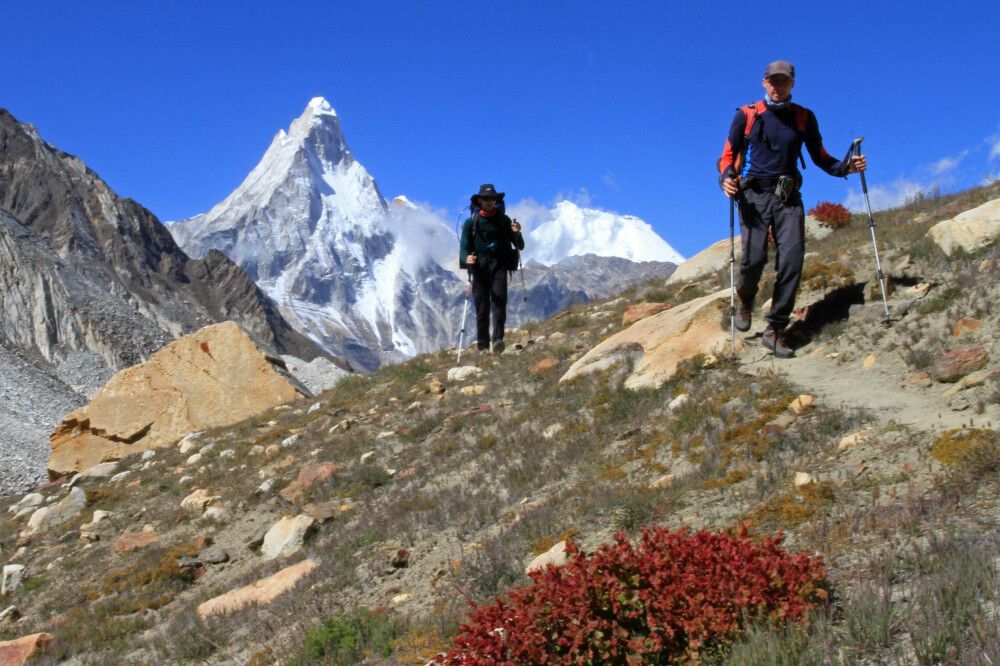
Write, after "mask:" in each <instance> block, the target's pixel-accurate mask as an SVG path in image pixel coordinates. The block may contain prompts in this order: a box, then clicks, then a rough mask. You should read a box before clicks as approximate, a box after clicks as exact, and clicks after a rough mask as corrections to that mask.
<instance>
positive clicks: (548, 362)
mask: <svg viewBox="0 0 1000 666" xmlns="http://www.w3.org/2000/svg"><path fill="white" fill-rule="evenodd" d="M558 367H559V359H557V358H553V357H551V356H548V357H546V358H543V359H542V360H541V361H539V362H538V363H536V364H535V367H533V368H532V369H531V371H532V372H533V373H535V374H536V375H539V374H541V373H543V372H548V371H549V370H552V369H553V368H558Z"/></svg>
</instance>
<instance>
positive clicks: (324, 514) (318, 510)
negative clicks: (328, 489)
mask: <svg viewBox="0 0 1000 666" xmlns="http://www.w3.org/2000/svg"><path fill="white" fill-rule="evenodd" d="M302 513H304V514H306V515H307V516H311V517H312V518H313V519H315V520H316V522H317V523H328V522H330V521H331V520H333V519H335V518H336V517H337V514H338V513H340V506H339V504H338V503H337V502H336V501H329V502H319V503H316V504H306V505H305V506H304V507H302Z"/></svg>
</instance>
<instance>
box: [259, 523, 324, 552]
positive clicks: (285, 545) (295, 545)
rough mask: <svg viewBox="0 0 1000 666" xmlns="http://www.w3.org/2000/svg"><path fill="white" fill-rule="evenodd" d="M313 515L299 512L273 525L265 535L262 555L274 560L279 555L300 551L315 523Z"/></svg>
mask: <svg viewBox="0 0 1000 666" xmlns="http://www.w3.org/2000/svg"><path fill="white" fill-rule="evenodd" d="M315 522H316V521H315V519H314V518H313V517H312V516H307V515H303V514H299V515H297V516H294V517H291V516H288V517H285V518H282V519H281V520H279V521H278V522H276V523H275V524H274V525H272V526H271V529H269V530H268V531H267V534H265V535H264V543H263V545H261V549H260V550H261V555H263V556H264V559H268V560H273V559H275V558H277V557H288V556H289V555H292V554H294V553H296V552H298V551H299V549H301V548H302V545H303V543H304V542H305V538H306V534H307V533H308V531H309V530H310V529H311V528H312V526H313V524H314V523H315Z"/></svg>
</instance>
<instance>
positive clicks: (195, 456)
mask: <svg viewBox="0 0 1000 666" xmlns="http://www.w3.org/2000/svg"><path fill="white" fill-rule="evenodd" d="M200 462H201V454H200V453H192V454H191V455H190V456H189V457H188V459H187V460H185V461H184V464H185V465H187V466H188V467H192V466H194V465H197V464H198V463H200Z"/></svg>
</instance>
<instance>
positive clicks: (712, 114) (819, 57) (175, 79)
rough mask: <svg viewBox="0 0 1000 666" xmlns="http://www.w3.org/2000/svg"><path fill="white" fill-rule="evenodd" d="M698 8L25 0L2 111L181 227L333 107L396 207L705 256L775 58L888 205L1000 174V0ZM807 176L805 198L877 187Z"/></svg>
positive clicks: (14, 7) (3, 32)
mask: <svg viewBox="0 0 1000 666" xmlns="http://www.w3.org/2000/svg"><path fill="white" fill-rule="evenodd" d="M696 4H700V3H672V2H671V3H668V2H662V1H660V2H617V3H606V2H588V1H585V0H579V1H574V2H569V1H563V0H533V1H527V2H520V1H519V2H504V3H498V2H490V3H477V2H467V1H463V2H433V3H432V2H422V3H411V4H403V3H395V2H380V1H370V0H355V1H354V2H350V3H348V2H301V1H284V2H267V3H265V2H257V3H252V2H217V1H210V2H205V1H204V0H201V1H199V2H187V1H172V2H134V1H127V2H126V1H116V2H110V1H106V2H79V1H69V0H66V1H63V2H51V1H46V0H36V1H35V2H30V3H29V2H17V3H7V5H6V6H5V8H4V12H3V14H4V16H3V22H2V24H0V37H2V41H0V43H2V44H3V60H2V66H0V106H3V107H5V108H7V109H9V110H10V111H11V112H12V113H13V114H14V115H15V116H16V117H17V118H19V119H20V120H22V121H25V122H31V123H33V124H34V125H35V126H36V127H37V128H38V130H39V132H40V133H41V135H42V137H43V138H45V139H46V140H47V141H49V142H50V143H52V144H53V145H55V146H56V147H58V148H61V149H63V150H65V151H67V152H70V153H73V154H75V155H77V156H79V157H80V158H81V159H83V160H84V161H85V162H86V163H87V164H88V165H89V166H91V167H92V168H93V169H95V170H96V171H97V172H98V173H99V174H100V175H101V176H102V177H104V178H105V179H106V180H107V181H108V182H109V184H110V185H111V187H112V188H114V189H115V190H116V191H117V192H119V193H120V194H122V195H125V196H129V197H132V198H134V199H136V200H138V201H139V202H140V203H142V204H144V205H145V206H147V207H148V208H150V209H151V210H152V211H153V212H154V213H156V214H157V215H158V216H159V217H160V218H161V219H164V220H169V219H179V218H183V217H187V216H190V215H193V214H195V213H198V212H201V211H204V210H206V209H208V208H209V207H211V206H212V205H213V204H214V203H216V202H218V201H219V200H221V199H222V198H224V197H225V196H226V195H227V194H228V193H229V192H230V191H231V190H232V189H233V188H234V187H236V186H237V185H238V184H239V183H240V181H241V180H242V179H243V177H244V176H245V175H246V174H247V173H248V172H249V171H250V169H251V168H252V167H253V166H254V165H255V164H256V163H257V161H258V160H259V159H260V157H261V155H262V154H263V152H264V150H265V149H266V148H267V146H268V144H269V142H270V140H271V137H272V136H273V134H274V133H275V132H276V131H277V130H278V129H279V128H285V127H287V126H288V124H289V123H290V122H291V120H292V119H293V118H295V117H296V116H298V115H299V114H300V113H301V112H302V111H303V109H304V108H305V106H306V104H307V102H308V101H309V99H310V98H311V97H313V96H324V97H326V98H327V99H328V100H329V101H330V103H331V104H332V105H333V106H334V107H335V108H336V109H337V111H338V114H339V115H340V117H341V121H342V125H343V128H344V132H345V135H346V136H347V140H348V143H349V145H350V146H351V149H352V151H353V152H354V153H355V155H356V156H357V158H358V159H359V160H360V161H361V162H362V163H363V164H364V165H365V166H366V167H367V168H368V170H369V171H370V172H371V173H372V175H374V176H375V178H376V179H377V180H378V182H379V185H380V187H381V189H382V191H383V194H385V195H386V196H389V197H391V196H395V195H397V194H406V195H407V196H409V197H410V198H411V199H414V200H418V201H424V202H429V203H431V204H433V205H434V206H437V207H441V208H445V209H447V210H448V211H454V212H456V213H457V211H458V209H459V207H460V206H461V205H462V204H463V203H464V202H465V201H467V197H468V195H469V194H470V193H471V192H472V191H473V190H475V189H476V188H477V187H478V185H479V184H480V183H481V182H485V181H492V182H494V183H496V184H497V186H498V187H499V188H500V189H503V190H505V191H507V192H508V201H511V200H513V201H516V200H518V199H521V198H531V199H534V200H536V201H539V202H542V203H552V202H554V201H555V200H556V199H557V198H560V197H571V198H576V199H578V200H584V201H586V200H589V203H590V205H592V206H595V207H600V208H606V209H609V210H614V211H617V212H620V213H629V214H634V215H638V216H640V217H642V218H644V219H646V220H647V221H648V222H650V223H651V224H653V226H654V227H655V228H656V229H657V231H659V233H660V234H661V235H662V236H663V237H664V238H665V239H666V240H667V241H668V242H669V243H671V244H672V245H673V246H674V247H676V248H677V249H678V250H679V251H680V252H681V253H682V254H685V255H690V254H693V253H694V252H696V251H698V250H699V249H701V248H702V247H704V246H705V245H707V244H708V243H710V242H712V241H714V240H717V239H718V238H722V237H724V236H725V235H727V233H728V208H727V206H726V203H725V200H724V198H723V197H722V196H721V194H720V192H719V190H718V187H717V185H716V182H715V176H714V163H715V160H716V158H717V157H718V154H719V152H720V149H721V146H722V142H723V138H724V135H725V131H726V129H727V128H728V125H729V122H730V120H731V118H732V115H733V113H734V110H735V108H736V107H737V106H738V105H739V104H742V103H746V102H750V101H753V100H755V99H759V98H760V95H761V88H760V79H761V74H762V70H763V67H764V65H765V64H766V63H767V62H768V61H770V60H773V59H776V58H786V59H789V60H792V61H793V62H794V63H795V65H796V67H797V74H798V80H797V86H796V88H795V90H794V98H795V99H796V101H798V102H800V103H802V104H804V105H806V106H809V107H811V108H813V109H814V110H815V111H816V113H817V115H818V117H819V121H820V129H821V131H822V133H823V135H824V138H825V140H826V144H827V147H828V148H829V150H830V152H831V153H833V154H835V155H838V156H839V155H841V154H843V152H844V151H845V149H846V148H847V146H848V144H849V143H850V140H851V139H852V138H853V137H854V136H856V135H864V136H866V137H867V138H866V142H865V149H866V150H865V152H866V153H869V155H870V170H869V176H868V178H869V184H870V186H871V187H872V190H873V194H875V195H876V196H877V197H878V199H877V200H876V201H875V202H873V203H876V205H878V202H879V201H888V200H894V199H896V198H898V196H899V194H900V192H906V191H913V190H915V189H920V188H928V187H931V186H933V184H934V183H938V184H939V186H940V188H941V189H942V190H944V191H949V190H953V189H958V188H963V187H968V186H970V185H974V184H978V183H980V182H982V181H983V180H984V179H985V178H987V177H988V176H989V175H990V174H1000V75H998V74H997V62H998V55H997V53H996V44H997V43H998V41H1000V40H998V37H997V35H998V34H1000V5H998V4H997V3H996V2H995V1H993V0H990V1H988V2H976V3H973V2H961V1H960V2H948V3H941V2H926V1H924V2H885V3H881V2H871V1H868V2H835V3H834V2H831V3H810V2H800V3H793V4H789V3H766V2H764V3H709V4H710V8H696V7H695V5H696ZM688 5H690V6H688ZM805 179H806V185H805V201H806V204H807V206H808V205H812V204H814V203H815V202H816V201H818V200H820V199H830V200H834V201H848V200H849V193H850V190H851V188H854V189H857V188H858V187H859V185H858V182H857V177H856V176H855V177H852V180H851V181H850V182H845V181H843V180H837V179H833V178H831V177H829V176H827V175H826V174H824V173H823V172H822V171H820V170H819V169H818V168H817V167H815V166H814V165H812V164H810V165H809V168H808V169H807V170H806V172H805ZM883 197H884V198H883ZM851 201H853V202H854V203H855V204H856V203H857V201H858V200H857V199H856V198H855V199H852V200H851Z"/></svg>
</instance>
